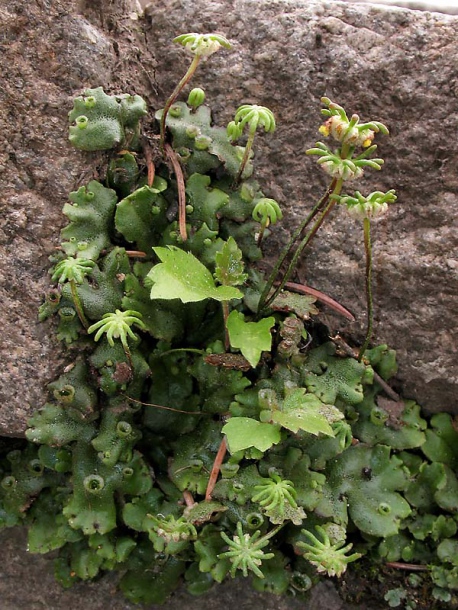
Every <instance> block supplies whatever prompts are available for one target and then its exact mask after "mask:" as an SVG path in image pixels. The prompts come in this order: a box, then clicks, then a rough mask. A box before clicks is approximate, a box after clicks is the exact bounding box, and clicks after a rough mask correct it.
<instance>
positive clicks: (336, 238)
mask: <svg viewBox="0 0 458 610" xmlns="http://www.w3.org/2000/svg"><path fill="white" fill-rule="evenodd" d="M231 6H232V8H231V10H227V3H226V2H223V1H214V2H210V3H209V2H206V1H205V0H192V2H191V1H190V0H175V1H174V0H168V1H166V2H154V3H153V4H151V5H150V9H147V11H146V12H147V14H149V15H150V16H151V17H150V26H149V29H147V34H148V39H149V40H151V41H153V40H154V41H155V44H156V48H157V49H158V50H159V49H161V52H160V53H159V52H158V54H157V56H158V69H157V79H158V83H159V87H160V93H163V95H165V92H166V91H169V73H168V70H170V69H173V71H174V72H180V70H179V69H178V66H181V69H183V68H184V66H185V62H187V61H188V60H187V58H185V57H184V54H183V52H182V50H181V49H180V48H178V47H175V46H174V45H171V44H170V42H169V40H170V38H171V37H172V36H174V35H177V34H178V33H180V32H184V31H199V32H200V31H209V30H210V31H214V30H216V31H220V32H222V33H224V34H225V35H227V36H228V37H229V38H230V39H231V40H232V41H233V42H234V49H233V51H232V52H227V53H221V54H218V56H214V58H212V59H211V61H209V62H208V63H207V64H206V65H204V66H203V67H202V69H201V70H200V72H199V75H198V76H197V77H196V79H195V81H194V82H195V83H196V84H197V83H198V84H199V85H203V86H204V87H205V88H206V91H207V94H208V99H209V101H210V102H211V103H212V104H214V105H215V111H216V112H215V116H216V118H217V119H218V120H223V119H224V120H227V119H229V118H230V113H231V112H233V109H235V108H236V107H237V106H238V104H240V103H259V104H262V105H266V106H268V107H269V108H271V109H272V110H273V111H274V113H275V115H276V117H277V122H278V128H277V131H276V132H275V134H273V136H271V137H267V136H266V137H260V138H259V139H258V140H257V142H258V144H259V142H260V141H261V140H262V152H263V156H262V157H261V156H258V161H257V167H258V169H259V171H260V174H261V175H262V177H263V190H264V191H265V192H266V193H268V196H271V197H274V198H276V199H277V200H278V201H279V202H281V204H282V205H283V206H284V208H285V218H284V222H283V228H282V229H278V230H277V231H276V234H275V238H274V239H273V240H272V241H271V242H270V243H271V244H272V245H271V248H272V250H273V251H276V249H277V243H278V242H283V243H284V242H285V241H286V238H287V231H285V229H284V227H285V226H286V227H288V228H291V227H293V226H296V225H297V223H298V222H299V219H300V218H301V217H302V215H303V214H304V212H305V210H309V209H310V208H311V206H312V204H313V202H315V201H316V200H317V198H318V197H320V196H321V194H322V193H323V189H324V188H325V185H326V184H327V180H326V177H325V176H324V174H323V175H320V173H319V170H318V169H316V166H315V161H314V159H313V158H309V157H306V156H305V154H304V151H305V149H306V148H309V147H311V146H313V145H314V142H315V140H316V139H320V138H321V136H319V134H318V133H317V127H318V125H319V123H320V120H321V119H320V102H319V100H320V97H321V96H322V95H327V96H328V97H330V98H331V99H333V100H336V101H338V102H339V103H341V104H342V105H343V106H345V107H346V109H347V110H348V112H349V113H354V112H356V113H358V114H359V115H360V116H361V119H362V120H367V119H373V120H380V121H382V122H384V123H386V124H387V125H388V126H389V128H390V131H391V136H390V137H384V138H381V139H379V151H378V152H379V153H380V154H381V156H382V157H384V158H385V159H386V164H385V166H384V168H383V170H382V171H381V172H378V173H376V172H366V176H365V178H364V179H363V180H362V181H358V183H357V184H356V183H355V186H351V185H350V188H352V189H354V188H358V189H359V190H361V191H363V192H365V193H366V192H368V191H369V192H370V191H373V190H387V189H389V188H395V189H396V191H397V193H398V203H397V204H396V206H393V208H392V211H391V212H390V214H389V215H388V217H387V218H386V219H383V220H382V221H381V222H380V223H378V225H377V226H376V227H375V230H374V253H375V270H374V297H375V307H376V314H375V315H376V324H375V331H376V339H377V341H379V342H387V343H389V344H390V345H391V346H392V347H394V348H395V349H396V350H397V351H398V355H399V363H400V371H399V379H400V381H401V382H402V386H403V388H404V394H405V395H407V396H410V397H412V396H413V397H416V398H417V399H418V400H419V402H420V403H421V404H423V405H424V406H425V408H427V409H429V410H449V411H454V412H456V413H457V412H458V403H457V400H456V396H457V394H458V365H457V363H456V357H455V354H456V344H457V342H458V314H457V307H456V299H457V295H458V233H457V217H458V191H457V189H458V175H457V172H456V166H457V160H458V140H457V139H456V138H455V135H454V132H455V131H456V129H457V117H458V115H457V96H458V80H457V78H456V61H457V58H456V54H457V51H456V49H457V48H458V47H457V40H458V34H457V25H458V21H457V18H456V17H454V16H448V15H440V14H438V13H435V14H433V13H428V12H417V11H409V10H406V9H401V8H389V7H386V8H385V7H381V6H370V5H368V4H346V3H340V2H326V1H323V2H314V1H308V2H307V1H303V0H302V1H301V0H270V1H269V2H258V1H257V0H236V1H235V2H233V3H232V5H231ZM164 49H166V51H164ZM275 240H277V241H276V242H275ZM299 275H300V276H301V278H302V279H303V280H306V281H307V282H308V283H309V284H310V285H311V286H314V287H316V288H318V289H320V290H322V291H323V292H325V293H327V294H330V295H331V296H333V297H334V298H336V299H337V300H339V301H341V302H342V303H343V304H345V305H346V306H347V307H349V308H350V309H351V310H352V311H353V312H354V313H355V315H356V316H357V322H356V324H353V325H346V324H345V323H343V321H342V320H341V319H336V318H331V317H328V318H327V321H328V322H329V325H330V327H331V329H333V330H339V331H342V332H344V333H347V335H348V336H353V337H359V338H361V337H362V329H363V327H364V319H365V314H364V311H365V306H364V303H365V297H364V290H363V285H364V284H363V281H364V279H363V276H364V253H363V247H362V229H361V227H360V225H359V224H358V223H357V222H355V221H352V220H348V219H347V218H345V215H344V214H343V213H342V211H340V213H336V214H335V215H334V217H333V220H332V222H331V223H330V225H328V227H327V228H326V229H325V230H324V234H323V235H321V237H320V238H319V239H317V241H316V242H315V243H314V246H313V251H312V253H311V254H310V255H309V256H308V258H307V259H306V261H305V262H304V263H303V265H302V268H301V271H300V274H299Z"/></svg>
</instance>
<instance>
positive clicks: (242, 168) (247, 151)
mask: <svg viewBox="0 0 458 610" xmlns="http://www.w3.org/2000/svg"><path fill="white" fill-rule="evenodd" d="M257 127H258V122H257V121H256V122H253V123H252V124H250V131H249V133H248V140H247V143H246V146H245V152H244V154H243V158H242V161H241V163H240V168H239V171H238V172H237V176H236V177H235V180H234V184H233V185H232V188H236V187H237V186H238V185H239V183H240V180H241V178H242V174H243V172H244V171H245V167H246V164H247V163H248V159H249V158H250V152H251V149H252V148H253V142H254V136H255V135H256V129H257Z"/></svg>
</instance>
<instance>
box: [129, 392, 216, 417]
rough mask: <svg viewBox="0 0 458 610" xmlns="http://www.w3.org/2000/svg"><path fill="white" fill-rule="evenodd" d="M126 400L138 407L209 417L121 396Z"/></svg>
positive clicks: (197, 412) (200, 413) (196, 412)
mask: <svg viewBox="0 0 458 610" xmlns="http://www.w3.org/2000/svg"><path fill="white" fill-rule="evenodd" d="M123 396H125V398H127V400H131V401H132V402H135V403H137V404H139V405H143V406H145V407H155V408H156V409H164V410H165V411H173V412H174V413H184V414H185V415H209V413H202V411H184V410H183V409H174V408H173V407H164V405H156V404H154V403H153V402H142V401H141V400H137V399H136V398H132V397H131V396H127V395H126V394H123Z"/></svg>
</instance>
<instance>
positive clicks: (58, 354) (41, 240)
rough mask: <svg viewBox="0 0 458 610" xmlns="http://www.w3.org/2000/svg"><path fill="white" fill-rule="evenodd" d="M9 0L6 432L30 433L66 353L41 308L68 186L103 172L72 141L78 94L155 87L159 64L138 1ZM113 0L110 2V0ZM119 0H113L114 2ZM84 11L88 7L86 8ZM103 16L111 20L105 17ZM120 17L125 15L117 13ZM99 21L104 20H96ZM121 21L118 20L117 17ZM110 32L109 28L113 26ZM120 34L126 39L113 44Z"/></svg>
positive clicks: (2, 109)
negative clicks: (133, 11)
mask: <svg viewBox="0 0 458 610" xmlns="http://www.w3.org/2000/svg"><path fill="white" fill-rule="evenodd" d="M99 4H100V3H91V6H92V9H91V10H90V9H86V8H85V7H84V5H82V4H81V3H80V4H79V5H77V4H76V2H75V3H74V2H69V1H66V2H64V1H60V0H56V1H55V2H54V1H53V2H47V1H46V0H43V1H40V2H38V1H37V2H30V3H24V2H19V1H18V2H15V1H13V2H6V1H3V0H1V1H0V53H1V55H2V62H1V63H0V74H1V76H0V78H1V82H2V87H1V88H0V181H1V184H2V187H1V196H0V303H1V311H2V333H1V336H0V346H1V347H0V351H1V359H2V367H1V374H0V434H4V435H17V434H21V433H22V432H23V431H24V429H25V427H26V420H27V417H29V416H30V415H31V413H32V411H33V410H34V409H36V408H38V407H39V406H40V405H41V404H43V400H44V399H45V398H46V393H45V391H44V389H45V385H46V383H48V382H50V381H52V380H53V379H54V378H55V377H56V373H57V371H58V370H59V369H60V368H61V366H62V363H63V360H64V358H65V356H64V354H63V352H62V347H61V345H59V343H58V342H57V341H55V339H54V337H53V335H52V334H51V333H50V326H49V325H48V324H38V322H37V308H38V306H39V304H40V302H41V301H42V298H43V294H44V292H45V290H46V289H47V288H48V286H49V276H48V274H47V270H48V267H49V263H48V256H49V255H50V254H51V252H52V250H53V248H54V247H55V246H56V245H57V244H58V236H59V234H58V230H59V227H61V226H62V224H63V217H62V214H61V210H62V207H63V205H64V203H65V202H66V200H67V196H68V193H69V192H70V191H73V190H75V188H76V187H77V186H79V185H80V183H81V181H86V180H88V179H90V178H91V177H92V173H93V172H96V170H97V166H98V163H99V160H98V159H97V157H96V156H95V155H92V157H90V158H89V159H88V157H84V156H83V155H81V153H80V152H78V151H76V150H74V149H72V147H71V146H69V144H68V141H67V113H68V111H69V109H70V108H71V106H72V99H73V97H74V96H75V93H76V94H79V93H80V92H81V90H82V89H84V88H85V87H87V86H100V85H103V86H105V87H107V89H108V90H110V91H114V92H120V91H121V90H122V89H123V88H124V87H125V86H126V83H125V82H124V81H123V78H124V77H125V74H126V73H128V74H129V77H130V82H129V88H130V89H131V90H132V91H138V92H139V93H140V94H143V95H148V94H149V93H150V92H151V85H150V82H149V80H148V78H147V77H146V76H145V73H146V72H147V71H148V69H152V65H153V59H152V57H151V54H149V52H148V51H147V50H146V49H144V50H143V57H142V64H140V63H139V60H138V55H137V52H138V49H137V47H136V46H135V36H136V22H135V21H133V19H132V18H131V17H130V16H129V15H130V11H128V10H127V8H128V5H129V3H127V2H124V1H123V2H117V3H116V5H115V6H112V7H111V10H112V13H113V14H110V12H109V11H102V5H100V6H99ZM107 4H108V3H107ZM110 6H111V3H110ZM83 14H84V15H85V17H83ZM102 18H103V22H104V30H103V29H102V28H101V27H100V24H101V19H102ZM115 18H116V20H115ZM91 21H93V22H94V23H95V24H97V25H93V23H91ZM110 24H111V25H110ZM104 32H106V33H104ZM115 37H116V41H117V46H116V47H114V46H113V41H114V38H115Z"/></svg>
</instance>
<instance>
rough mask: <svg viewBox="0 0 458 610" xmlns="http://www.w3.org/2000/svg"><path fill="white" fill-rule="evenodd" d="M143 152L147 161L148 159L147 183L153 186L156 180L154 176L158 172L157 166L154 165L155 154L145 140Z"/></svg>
mask: <svg viewBox="0 0 458 610" xmlns="http://www.w3.org/2000/svg"><path fill="white" fill-rule="evenodd" d="M143 153H144V155H145V161H146V167H147V169H148V181H147V184H148V186H150V187H151V186H153V182H154V176H155V174H156V168H155V167H154V163H153V155H152V152H151V148H150V147H149V146H148V144H147V143H146V141H145V142H143Z"/></svg>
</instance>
